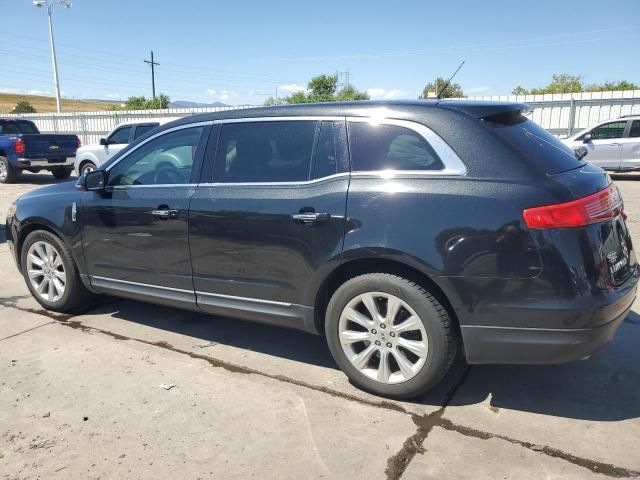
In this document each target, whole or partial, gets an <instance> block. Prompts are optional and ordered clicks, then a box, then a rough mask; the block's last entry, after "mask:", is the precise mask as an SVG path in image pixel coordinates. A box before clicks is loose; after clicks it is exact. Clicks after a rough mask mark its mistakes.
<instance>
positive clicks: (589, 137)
mask: <svg viewBox="0 0 640 480" xmlns="http://www.w3.org/2000/svg"><path fill="white" fill-rule="evenodd" d="M592 138H593V137H592V135H591V134H590V133H587V134H586V135H585V136H584V137H582V143H589V142H590V141H591V139H592Z"/></svg>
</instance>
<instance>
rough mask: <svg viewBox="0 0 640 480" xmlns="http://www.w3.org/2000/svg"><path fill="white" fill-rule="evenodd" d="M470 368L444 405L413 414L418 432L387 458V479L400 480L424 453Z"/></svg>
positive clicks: (468, 368) (450, 392)
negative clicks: (426, 442) (420, 413)
mask: <svg viewBox="0 0 640 480" xmlns="http://www.w3.org/2000/svg"><path fill="white" fill-rule="evenodd" d="M470 368H471V367H469V366H467V368H466V369H465V371H464V372H463V373H462V375H461V376H460V379H459V380H458V382H457V383H456V384H455V385H454V386H453V387H452V388H451V390H450V391H449V392H448V393H447V396H446V397H445V400H444V402H443V404H442V406H441V407H440V408H439V409H438V410H436V411H435V412H433V413H431V414H429V415H416V414H411V419H412V420H413V423H415V424H416V426H417V427H418V428H417V430H416V433H414V434H413V435H411V436H410V437H409V438H407V439H406V440H405V441H404V444H403V445H402V448H401V449H400V451H399V452H398V453H396V454H395V455H393V456H391V457H389V459H388V460H387V468H386V469H385V471H384V472H385V474H386V475H387V480H398V479H399V478H400V477H402V474H403V473H404V471H405V470H406V469H407V467H408V466H409V464H410V463H411V460H413V457H415V456H416V454H418V453H420V454H422V453H424V448H423V446H422V445H423V444H424V441H425V440H426V439H427V437H428V436H429V433H431V430H433V427H435V426H436V425H437V424H438V423H439V421H440V420H442V416H443V415H444V411H445V409H446V408H447V405H449V402H450V401H451V400H452V399H453V396H454V395H455V394H456V391H457V390H458V387H460V385H462V384H463V383H464V382H465V380H466V378H467V374H468V373H469V370H470Z"/></svg>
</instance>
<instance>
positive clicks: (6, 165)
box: [0, 118, 80, 183]
mask: <svg viewBox="0 0 640 480" xmlns="http://www.w3.org/2000/svg"><path fill="white" fill-rule="evenodd" d="M78 147H80V139H79V138H78V137H77V136H76V135H57V134H56V135H48V134H42V133H40V132H39V131H38V128H37V127H36V126H35V124H34V123H33V122H30V121H29V120H21V119H13V118H10V119H8V118H0V183H10V182H12V181H13V180H15V178H16V175H17V174H18V173H20V172H21V171H23V170H28V171H30V172H34V173H36V172H39V171H40V170H50V171H51V173H52V174H53V176H54V177H56V178H60V179H63V178H68V177H69V175H71V172H72V171H73V167H74V161H75V156H76V150H77V149H78Z"/></svg>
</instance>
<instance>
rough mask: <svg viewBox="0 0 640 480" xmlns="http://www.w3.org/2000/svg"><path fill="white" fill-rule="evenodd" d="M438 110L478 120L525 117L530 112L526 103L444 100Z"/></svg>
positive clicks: (439, 103) (439, 104)
mask: <svg viewBox="0 0 640 480" xmlns="http://www.w3.org/2000/svg"><path fill="white" fill-rule="evenodd" d="M438 107H439V108H445V109H447V110H457V111H460V112H463V113H466V114H467V115H471V116H472V117H475V118H479V119H490V118H491V117H498V116H503V115H514V114H521V115H525V114H527V113H529V112H530V111H531V107H529V105H527V104H526V103H511V102H476V101H470V100H444V101H441V102H438Z"/></svg>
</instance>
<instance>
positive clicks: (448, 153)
mask: <svg viewBox="0 0 640 480" xmlns="http://www.w3.org/2000/svg"><path fill="white" fill-rule="evenodd" d="M347 122H358V123H372V124H375V125H392V126H396V127H404V128H407V129H409V130H412V131H414V132H416V133H417V134H419V135H420V136H421V137H422V138H424V139H425V141H426V142H427V143H428V144H429V145H431V147H432V148H433V150H434V151H435V152H436V154H437V155H438V157H440V160H442V163H443V164H444V169H442V170H386V171H385V170H374V171H355V172H354V171H352V172H351V174H352V175H356V176H361V175H367V176H371V175H375V176H381V177H383V178H386V177H387V176H388V175H389V172H393V173H394V174H396V175H399V174H402V175H420V176H429V175H434V176H441V175H454V176H460V175H465V174H466V173H467V166H466V165H465V164H464V162H463V161H462V159H461V158H460V157H459V156H458V154H457V153H456V152H455V151H454V150H453V149H452V148H451V147H450V146H449V144H448V143H447V142H445V141H444V140H443V139H442V138H441V137H440V135H438V134H437V133H436V132H434V131H433V130H431V129H430V128H429V127H427V126H425V125H423V124H421V123H417V122H413V121H411V120H398V119H395V118H380V119H378V118H376V117H347Z"/></svg>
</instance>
